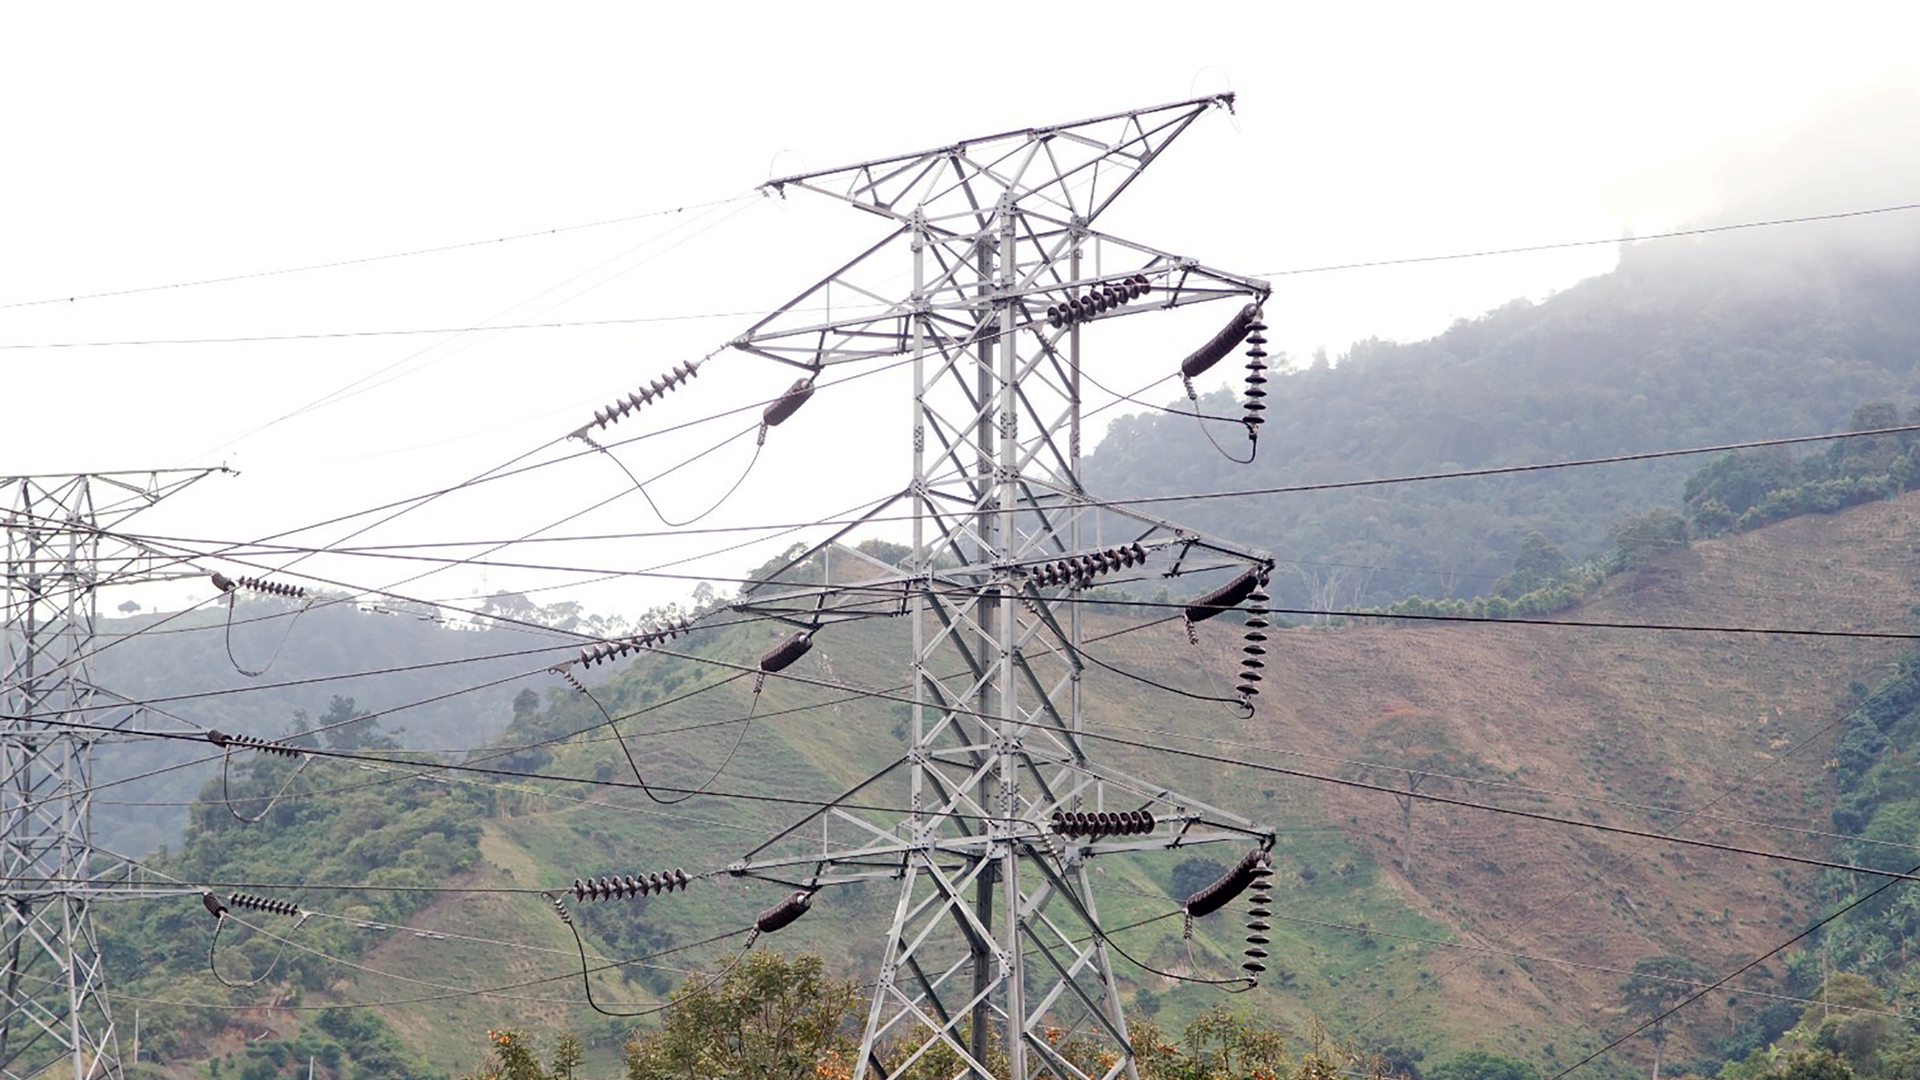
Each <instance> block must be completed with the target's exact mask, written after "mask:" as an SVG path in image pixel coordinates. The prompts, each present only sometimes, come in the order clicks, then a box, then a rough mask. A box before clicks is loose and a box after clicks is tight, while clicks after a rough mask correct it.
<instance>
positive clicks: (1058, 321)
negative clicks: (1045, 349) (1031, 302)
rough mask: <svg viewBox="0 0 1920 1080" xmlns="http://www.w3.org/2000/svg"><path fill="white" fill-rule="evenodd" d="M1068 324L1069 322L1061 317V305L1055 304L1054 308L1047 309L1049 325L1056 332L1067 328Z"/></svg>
mask: <svg viewBox="0 0 1920 1080" xmlns="http://www.w3.org/2000/svg"><path fill="white" fill-rule="evenodd" d="M1066 324H1067V320H1065V319H1063V318H1061V317H1060V305H1058V304H1054V305H1053V306H1051V307H1049V308H1047V325H1048V326H1051V327H1053V328H1054V329H1055V330H1058V329H1060V328H1061V327H1063V326H1065V325H1066Z"/></svg>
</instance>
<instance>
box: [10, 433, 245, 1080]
mask: <svg viewBox="0 0 1920 1080" xmlns="http://www.w3.org/2000/svg"><path fill="white" fill-rule="evenodd" d="M214 471H216V470H212V469H192V470H175V471H163V472H144V471H143V472H139V473H93V474H81V475H68V476H42V475H36V476H12V477H0V486H4V488H5V489H6V491H7V496H8V505H7V506H6V507H5V509H3V510H0V514H4V515H5V516H4V519H0V521H3V522H4V526H5V531H6V544H7V552H6V560H7V562H6V620H5V626H4V628H0V639H4V658H5V666H4V668H0V820H4V823H5V830H4V836H0V878H3V879H4V881H5V883H6V884H5V888H4V890H0V903H4V917H3V918H4V922H3V923H0V925H3V926H4V930H3V931H0V1078H6V1080H14V1078H26V1077H48V1076H55V1075H64V1074H66V1073H68V1072H71V1074H72V1075H73V1077H74V1078H75V1080H88V1078H95V1077H119V1076H122V1075H124V1070H123V1068H122V1063H121V1061H120V1053H119V1048H118V1045H117V1039H116V1035H115V1029H114V1022H113V1015H112V1012H111V1010H110V1009H109V1008H108V1003H107V996H106V989H105V985H106V977H105V972H104V971H103V969H102V963H101V952H100V943H99V939H98V937H97V936H96V934H95V932H94V926H93V919H92V908H93V904H94V903H95V901H96V900H98V899H100V898H101V897H102V896H104V895H106V894H107V893H108V890H107V889H105V888H103V887H102V885H101V883H103V882H105V881H107V880H109V879H114V878H118V877H119V876H120V875H121V872H122V871H123V870H124V869H125V867H124V865H114V864H113V862H112V860H110V859H107V860H103V858H102V857H101V856H102V855H103V853H100V852H97V851H96V850H95V848H94V846H93V837H92V832H91V828H90V823H89V816H90V812H91V809H92V795H91V792H92V776H93V761H92V757H93V748H94V745H95V744H96V743H97V742H98V741H99V739H98V736H97V735H96V734H95V733H91V732H81V731H78V730H74V729H62V728H59V727H56V726H51V725H49V724H48V723H46V721H49V720H53V721H57V720H62V719H83V720H86V721H87V722H88V723H98V722H99V721H100V716H101V714H100V712H99V709H100V708H101V704H100V703H99V702H98V700H97V699H98V696H99V693H100V691H99V690H98V688H97V687H96V686H95V684H94V682H93V679H92V674H91V666H92V665H91V662H90V657H91V656H92V654H93V652H94V650H95V644H94V624H95V618H96V614H97V602H96V590H97V589H98V588H99V587H100V586H102V585H121V584H134V583H138V582H141V581H151V580H158V579H163V578H173V577H184V576H189V575H192V574H198V573H199V571H198V570H193V569H189V568H185V567H182V566H180V565H178V564H177V563H175V562H173V561H172V560H167V559H165V558H163V557H161V556H158V555H156V554H155V553H154V552H152V551H150V550H147V549H144V548H142V547H140V546H138V545H134V544H127V543H123V542H120V541H118V540H116V539H114V538H113V537H112V535H111V534H110V533H109V532H107V531H106V530H108V529H110V528H111V527H113V526H117V525H118V524H119V523H120V522H122V521H124V520H126V519H127V518H129V517H131V516H133V515H134V514H137V513H139V512H140V511H142V510H144V509H146V508H147V507H150V506H152V505H153V504H155V503H157V502H159V501H160V500H161V499H163V498H165V497H166V496H167V495H170V494H172V493H174V492H176V491H179V490H180V489H182V488H184V487H186V486H188V485H189V484H192V483H194V482H195V481H198V480H199V479H201V478H203V477H205V476H206V475H208V474H209V473H211V472H214Z"/></svg>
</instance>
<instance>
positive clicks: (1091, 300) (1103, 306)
mask: <svg viewBox="0 0 1920 1080" xmlns="http://www.w3.org/2000/svg"><path fill="white" fill-rule="evenodd" d="M1080 306H1081V307H1091V308H1093V313H1094V314H1095V315H1101V314H1105V313H1106V310H1107V296H1106V294H1105V293H1102V292H1097V291H1096V292H1090V293H1088V294H1087V295H1085V296H1083V297H1081V298H1080Z"/></svg>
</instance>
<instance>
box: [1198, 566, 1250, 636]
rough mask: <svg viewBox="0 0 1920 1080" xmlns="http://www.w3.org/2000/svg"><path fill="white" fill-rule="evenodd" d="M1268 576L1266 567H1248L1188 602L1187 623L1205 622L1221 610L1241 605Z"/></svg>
mask: <svg viewBox="0 0 1920 1080" xmlns="http://www.w3.org/2000/svg"><path fill="white" fill-rule="evenodd" d="M1266 576H1267V572H1266V568H1265V567H1260V566H1251V567H1248V568H1247V569H1246V570H1245V571H1243V572H1242V573H1241V574H1240V576H1239V577H1237V578H1234V579H1233V580H1232V581H1229V582H1227V583H1226V584H1225V585H1222V586H1220V587H1219V588H1217V589H1215V590H1213V591H1212V592H1210V593H1208V594H1206V595H1205V596H1202V597H1200V598H1199V599H1197V600H1195V601H1193V602H1192V603H1190V604H1188V605H1187V623H1188V624H1189V625H1191V624H1193V623H1197V622H1205V621H1207V620H1208V619H1211V618H1213V617H1214V616H1215V615H1218V614H1220V613H1221V612H1224V611H1227V610H1228V609H1230V608H1235V607H1238V606H1240V601H1242V600H1245V599H1246V598H1247V597H1249V596H1252V595H1253V591H1254V590H1255V589H1257V588H1259V587H1260V585H1261V583H1262V581H1264V580H1265V578H1266Z"/></svg>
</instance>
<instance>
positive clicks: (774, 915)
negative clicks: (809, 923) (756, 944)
mask: <svg viewBox="0 0 1920 1080" xmlns="http://www.w3.org/2000/svg"><path fill="white" fill-rule="evenodd" d="M812 906H813V894H812V893H810V892H806V891H801V892H797V893H794V894H793V895H792V896H789V897H787V898H786V899H785V900H782V901H780V902H779V903H777V904H775V905H773V906H772V907H770V908H768V909H767V910H765V911H763V912H761V913H760V917H759V918H757V919H755V920H753V926H754V929H756V930H758V931H760V932H761V933H763V934H772V933H775V932H777V931H780V930H784V929H786V928H787V927H789V926H792V925H793V921H794V920H795V919H798V918H799V917H800V916H802V915H805V914H806V913H807V909H808V908H810V907H812Z"/></svg>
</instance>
